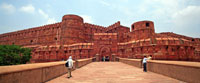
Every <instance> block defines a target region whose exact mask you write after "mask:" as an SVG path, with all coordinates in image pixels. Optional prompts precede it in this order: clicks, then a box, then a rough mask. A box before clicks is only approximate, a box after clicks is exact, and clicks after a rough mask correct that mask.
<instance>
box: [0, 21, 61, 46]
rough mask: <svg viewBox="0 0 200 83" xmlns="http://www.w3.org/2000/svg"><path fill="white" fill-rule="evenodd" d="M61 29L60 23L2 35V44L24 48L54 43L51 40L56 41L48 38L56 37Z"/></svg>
mask: <svg viewBox="0 0 200 83" xmlns="http://www.w3.org/2000/svg"><path fill="white" fill-rule="evenodd" d="M59 29H60V23H55V24H49V25H44V26H39V27H34V28H30V29H24V30H20V31H16V32H11V33H5V34H1V35H0V44H9V45H12V44H16V45H23V46H27V45H35V44H47V43H45V42H52V41H51V40H54V39H48V37H47V36H50V35H51V36H53V35H56V34H57V32H58V30H59ZM45 36H46V37H45ZM41 39H47V40H49V41H43V40H41ZM49 44H50V43H49ZM51 44H53V43H51Z"/></svg>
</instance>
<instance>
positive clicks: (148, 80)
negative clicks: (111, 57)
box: [47, 62, 183, 83]
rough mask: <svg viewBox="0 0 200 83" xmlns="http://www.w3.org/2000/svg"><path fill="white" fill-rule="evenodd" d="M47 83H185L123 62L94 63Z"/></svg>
mask: <svg viewBox="0 0 200 83" xmlns="http://www.w3.org/2000/svg"><path fill="white" fill-rule="evenodd" d="M72 76H73V77H72V78H70V79H68V78H66V77H67V74H65V75H62V76H60V77H58V78H55V79H53V80H50V81H48V82H47V83H183V82H181V81H179V80H176V79H173V78H169V77H166V76H163V75H160V74H156V73H153V72H143V71H142V69H141V68H137V67H134V66H130V65H127V64H124V63H121V62H93V63H90V64H88V65H86V66H84V67H82V68H79V69H76V70H75V71H73V72H72Z"/></svg>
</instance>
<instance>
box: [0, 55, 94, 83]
mask: <svg viewBox="0 0 200 83" xmlns="http://www.w3.org/2000/svg"><path fill="white" fill-rule="evenodd" d="M92 59H93V58H89V59H84V60H78V61H77V62H78V63H77V62H74V66H75V67H74V68H79V67H81V66H84V65H86V64H88V63H91V62H92ZM0 70H1V71H0V83H43V82H46V81H48V80H51V79H53V78H56V77H58V76H60V75H63V74H65V73H67V68H66V67H65V61H60V62H49V63H35V64H24V65H14V66H1V67H0Z"/></svg>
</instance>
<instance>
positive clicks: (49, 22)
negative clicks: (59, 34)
mask: <svg viewBox="0 0 200 83" xmlns="http://www.w3.org/2000/svg"><path fill="white" fill-rule="evenodd" d="M38 13H39V14H40V15H42V16H43V17H44V18H45V19H46V20H47V22H46V23H45V24H52V23H56V22H57V21H56V20H55V18H50V17H49V15H48V14H47V13H46V12H44V11H43V10H42V9H39V10H38Z"/></svg>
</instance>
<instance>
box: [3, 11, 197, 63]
mask: <svg viewBox="0 0 200 83" xmlns="http://www.w3.org/2000/svg"><path fill="white" fill-rule="evenodd" d="M12 44H15V45H22V46H23V47H28V48H31V49H32V55H31V56H32V59H31V62H48V61H58V60H66V59H67V58H68V57H69V56H72V57H73V59H82V58H89V57H96V58H97V60H102V57H104V56H105V57H109V59H110V60H113V59H114V58H115V57H123V58H142V57H143V56H149V55H152V59H157V60H187V61H200V38H192V37H187V36H183V35H179V34H175V33H172V32H164V33H155V28H154V23H153V22H152V21H139V22H136V23H133V24H132V25H131V31H130V28H129V27H126V26H123V25H121V24H120V22H116V23H114V24H112V25H110V26H108V27H103V26H99V25H94V24H90V23H84V19H83V18H82V17H80V16H77V15H64V16H63V18H62V22H58V23H55V24H49V25H45V26H40V27H35V28H30V29H25V30H20V31H16V32H10V33H5V34H0V45H12Z"/></svg>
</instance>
